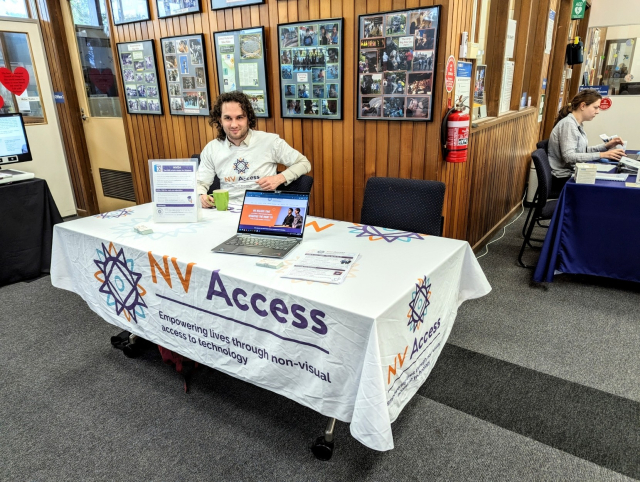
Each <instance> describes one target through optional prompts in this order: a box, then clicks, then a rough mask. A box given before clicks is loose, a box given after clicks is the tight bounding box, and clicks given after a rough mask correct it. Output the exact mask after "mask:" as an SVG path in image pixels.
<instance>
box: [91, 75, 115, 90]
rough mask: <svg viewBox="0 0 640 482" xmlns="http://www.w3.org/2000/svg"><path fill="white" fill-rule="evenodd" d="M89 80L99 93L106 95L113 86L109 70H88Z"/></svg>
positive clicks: (112, 77) (112, 78)
mask: <svg viewBox="0 0 640 482" xmlns="http://www.w3.org/2000/svg"><path fill="white" fill-rule="evenodd" d="M89 80H91V82H92V83H93V85H95V86H96V87H97V88H98V89H99V90H100V92H102V93H103V94H106V93H108V92H109V90H110V89H111V87H112V86H113V82H114V80H115V78H114V76H113V72H111V69H102V70H100V69H89Z"/></svg>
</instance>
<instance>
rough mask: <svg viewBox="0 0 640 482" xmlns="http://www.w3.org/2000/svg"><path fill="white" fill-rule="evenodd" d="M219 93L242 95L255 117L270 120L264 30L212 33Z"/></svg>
mask: <svg viewBox="0 0 640 482" xmlns="http://www.w3.org/2000/svg"><path fill="white" fill-rule="evenodd" d="M213 46H214V51H215V53H214V57H215V59H216V66H217V69H218V86H219V88H220V93H223V92H233V91H235V90H238V91H241V92H244V93H245V94H246V95H247V96H248V97H249V100H250V101H251V104H252V106H253V108H254V111H255V114H256V117H271V111H270V105H269V78H268V75H267V65H266V59H267V57H266V43H265V29H264V27H254V28H248V29H236V30H227V31H225V32H213Z"/></svg>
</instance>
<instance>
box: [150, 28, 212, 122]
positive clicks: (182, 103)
mask: <svg viewBox="0 0 640 482" xmlns="http://www.w3.org/2000/svg"><path fill="white" fill-rule="evenodd" d="M160 47H161V49H162V58H163V60H164V75H165V79H166V82H167V95H168V100H169V113H170V114H171V115H186V116H189V115H203V116H208V115H209V110H210V109H211V103H210V99H209V83H208V80H207V56H206V52H205V43H204V35H203V34H192V35H178V36H175V37H163V38H161V39H160Z"/></svg>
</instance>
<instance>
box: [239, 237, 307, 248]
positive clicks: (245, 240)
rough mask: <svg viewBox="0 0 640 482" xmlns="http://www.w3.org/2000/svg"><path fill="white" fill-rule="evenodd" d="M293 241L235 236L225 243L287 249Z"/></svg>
mask: <svg viewBox="0 0 640 482" xmlns="http://www.w3.org/2000/svg"><path fill="white" fill-rule="evenodd" d="M295 243H296V242H295V241H291V240H287V239H270V238H253V237H237V238H235V239H232V240H230V242H229V243H227V244H231V245H233V246H256V247H258V248H273V249H287V248H289V247H290V246H291V245H292V244H295Z"/></svg>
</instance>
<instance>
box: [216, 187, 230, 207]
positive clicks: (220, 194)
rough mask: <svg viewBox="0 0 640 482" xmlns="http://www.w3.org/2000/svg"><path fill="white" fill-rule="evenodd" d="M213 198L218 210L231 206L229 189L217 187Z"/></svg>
mask: <svg viewBox="0 0 640 482" xmlns="http://www.w3.org/2000/svg"><path fill="white" fill-rule="evenodd" d="M213 200H214V202H215V203H216V209H217V210H218V211H226V210H227V207H228V206H229V191H227V190H226V189H216V190H214V191H213Z"/></svg>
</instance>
